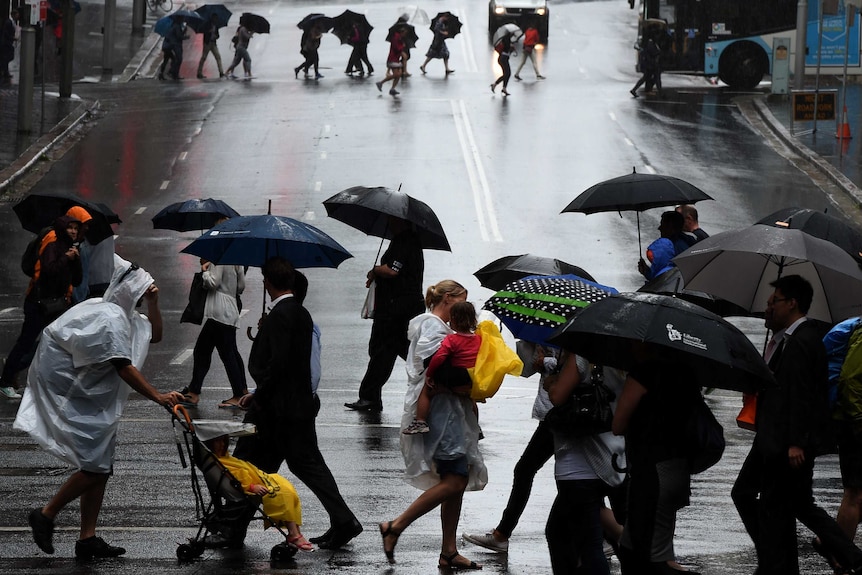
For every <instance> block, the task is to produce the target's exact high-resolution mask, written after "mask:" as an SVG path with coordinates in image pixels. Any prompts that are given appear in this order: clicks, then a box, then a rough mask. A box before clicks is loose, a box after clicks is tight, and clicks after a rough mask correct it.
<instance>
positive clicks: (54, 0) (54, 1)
mask: <svg viewBox="0 0 862 575" xmlns="http://www.w3.org/2000/svg"><path fill="white" fill-rule="evenodd" d="M48 7H50V8H51V10H53V11H54V12H57V13H59V14H62V13H63V3H62V2H60V0H48ZM72 9H73V10H75V14H78V13H79V12H80V11H81V3H80V2H78V0H72Z"/></svg>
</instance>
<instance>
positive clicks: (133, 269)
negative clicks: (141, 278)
mask: <svg viewBox="0 0 862 575" xmlns="http://www.w3.org/2000/svg"><path fill="white" fill-rule="evenodd" d="M138 269H141V267H140V266H139V265H138V264H132V265H130V266H129V269H127V270H126V271H124V272H123V275H121V276H120V279H118V280H117V283H120V282H121V281H123V280H124V279H126V277H128V275H129V274H130V273H132V272H133V271H135V270H138Z"/></svg>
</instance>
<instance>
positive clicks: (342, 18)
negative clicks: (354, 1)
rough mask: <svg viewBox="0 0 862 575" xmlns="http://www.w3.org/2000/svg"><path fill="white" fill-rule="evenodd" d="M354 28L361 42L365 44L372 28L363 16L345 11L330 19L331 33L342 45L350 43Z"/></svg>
mask: <svg viewBox="0 0 862 575" xmlns="http://www.w3.org/2000/svg"><path fill="white" fill-rule="evenodd" d="M354 26H355V27H356V30H357V31H358V32H359V37H360V39H361V41H363V42H367V41H368V38H369V37H370V36H371V31H372V30H374V26H372V25H371V24H370V23H369V22H368V18H366V17H365V14H359V13H358V12H353V11H352V10H345V11H344V12H342V13H341V14H339V15H338V16H336V17H335V18H333V19H332V33H333V34H335V35H336V36H338V39H339V40H341V43H342V44H347V43H349V42H350V39H351V38H352V37H353V34H354Z"/></svg>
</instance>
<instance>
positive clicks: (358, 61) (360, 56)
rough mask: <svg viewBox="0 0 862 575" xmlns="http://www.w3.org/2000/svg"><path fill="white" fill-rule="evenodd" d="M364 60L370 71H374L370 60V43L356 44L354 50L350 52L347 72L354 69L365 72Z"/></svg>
mask: <svg viewBox="0 0 862 575" xmlns="http://www.w3.org/2000/svg"><path fill="white" fill-rule="evenodd" d="M363 62H365V65H366V66H368V73H369V74H370V73H372V72H373V71H374V67H373V66H372V65H371V62H369V61H368V44H366V43H361V44H354V45H353V51H352V52H351V53H350V59H349V60H348V61H347V70H345V72H347V73H348V74H349V73H351V72H354V71H356V72H363V69H362V63H363Z"/></svg>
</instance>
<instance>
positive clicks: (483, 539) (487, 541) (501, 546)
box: [461, 533, 509, 553]
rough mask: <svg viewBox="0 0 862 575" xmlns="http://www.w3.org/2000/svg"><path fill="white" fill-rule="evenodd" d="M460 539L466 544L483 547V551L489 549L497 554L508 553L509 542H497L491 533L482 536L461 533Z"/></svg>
mask: <svg viewBox="0 0 862 575" xmlns="http://www.w3.org/2000/svg"><path fill="white" fill-rule="evenodd" d="M461 538H462V539H463V540H464V541H467V542H468V543H472V544H473V545H478V546H479V547H484V548H485V549H490V550H491V551H496V552H497V553H508V551H509V542H508V541H497V540H496V539H494V535H493V534H491V533H485V534H484V535H472V534H470V533H462V534H461Z"/></svg>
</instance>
